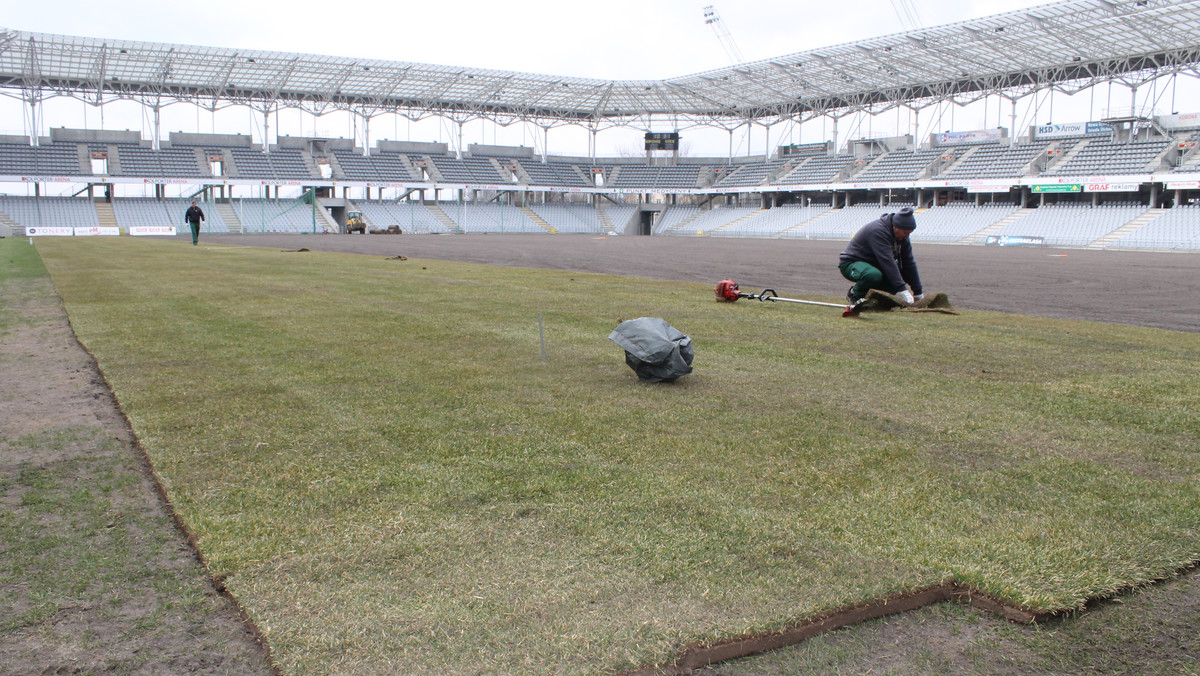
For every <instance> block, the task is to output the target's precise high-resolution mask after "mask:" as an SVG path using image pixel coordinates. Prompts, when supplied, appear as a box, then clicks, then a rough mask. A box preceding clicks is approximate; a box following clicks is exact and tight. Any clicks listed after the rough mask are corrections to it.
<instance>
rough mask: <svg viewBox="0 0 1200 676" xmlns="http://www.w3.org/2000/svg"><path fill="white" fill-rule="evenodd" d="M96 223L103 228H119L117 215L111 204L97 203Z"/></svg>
mask: <svg viewBox="0 0 1200 676" xmlns="http://www.w3.org/2000/svg"><path fill="white" fill-rule="evenodd" d="M96 222H97V224H98V225H99V226H100V227H102V228H115V227H118V226H117V214H116V213H114V212H113V205H112V204H111V203H109V202H96Z"/></svg>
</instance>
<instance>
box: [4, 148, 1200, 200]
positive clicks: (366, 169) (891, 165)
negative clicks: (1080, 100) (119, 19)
mask: <svg viewBox="0 0 1200 676" xmlns="http://www.w3.org/2000/svg"><path fill="white" fill-rule="evenodd" d="M1188 140H1194V137H1193V136H1192V135H1190V134H1181V135H1180V136H1179V137H1178V138H1174V139H1158V140H1152V141H1135V142H1132V143H1114V142H1112V141H1109V140H1107V139H1066V140H1063V141H1055V142H1048V143H1047V142H1035V143H1021V144H1017V145H1015V146H1009V145H1007V144H996V143H993V144H983V145H977V146H967V147H960V148H955V147H949V148H932V149H928V148H927V149H917V150H899V151H891V152H887V153H882V154H879V155H873V156H867V157H853V156H849V155H828V154H824V153H823V152H818V151H821V150H822V149H823V148H824V146H823V144H817V145H816V146H814V150H813V151H812V152H808V153H795V154H789V155H788V156H786V157H783V158H779V159H772V160H766V161H763V160H757V161H744V160H743V161H738V162H732V163H731V162H720V161H715V160H710V161H708V162H705V163H699V162H695V161H687V160H685V161H684V162H683V163H681V164H678V165H674V166H647V165H644V164H633V163H617V162H613V161H611V160H603V159H601V160H597V161H596V162H590V161H587V160H582V161H579V162H566V161H561V160H558V161H549V162H546V163H543V162H542V161H541V160H540V159H537V158H522V159H515V158H507V157H497V158H490V157H464V158H461V159H459V158H455V157H449V156H439V155H419V154H411V153H410V154H402V153H397V152H388V151H376V152H374V153H372V154H371V155H370V156H364V155H362V154H360V153H356V152H353V151H346V150H333V151H331V155H332V157H333V162H331V172H332V177H333V178H337V179H344V180H352V181H368V180H387V181H399V182H410V181H423V180H437V181H439V182H448V183H477V184H478V183H482V184H499V185H506V184H510V183H513V176H514V175H515V176H516V177H517V179H518V182H527V184H529V185H546V186H561V187H593V184H592V183H591V182H590V181H589V178H590V177H591V176H593V170H595V169H598V170H599V171H600V173H601V174H602V175H603V176H604V177H605V179H606V180H605V182H604V185H606V186H608V187H612V188H616V189H629V190H654V191H671V190H690V189H698V188H700V189H702V188H707V187H712V188H722V187H754V186H758V185H804V184H818V185H820V184H828V183H832V182H836V181H855V182H866V181H870V182H889V181H892V182H904V181H913V180H919V179H921V178H926V177H928V178H948V179H956V178H957V179H972V178H1020V177H1022V176H1025V175H1030V174H1033V173H1041V174H1044V175H1046V176H1054V177H1061V176H1094V175H1122V174H1144V173H1151V172H1153V171H1159V170H1165V169H1173V170H1176V171H1192V172H1200V164H1198V162H1200V153H1196V152H1193V153H1192V154H1190V155H1184V154H1183V151H1182V150H1181V151H1180V152H1177V153H1174V154H1173V153H1171V152H1170V151H1171V149H1174V148H1178V147H1179V146H1181V145H1185V144H1184V141H1188ZM96 153H103V154H104V155H105V156H106V159H107V169H106V173H107V174H109V175H114V176H148V177H175V178H199V177H208V176H210V175H211V172H210V171H209V168H208V166H207V163H208V158H209V157H211V156H212V155H214V154H217V155H220V156H221V157H222V159H223V161H224V162H225V163H226V164H227V165H228V166H226V167H225V171H226V174H227V175H228V176H230V177H240V178H262V179H319V178H321V177H322V176H321V172H320V170H319V169H318V168H317V166H318V165H317V160H316V158H314V157H312V156H310V155H308V153H307V152H306V151H303V150H301V149H298V148H277V149H273V150H272V151H271V152H269V153H264V152H262V151H261V150H260V149H257V148H250V147H236V148H211V147H200V146H182V145H181V146H173V147H164V148H161V149H158V150H154V149H151V148H148V147H144V146H138V145H132V144H113V145H108V144H97V143H91V144H77V143H71V142H61V141H60V142H55V143H49V144H44V145H41V146H29V145H22V144H17V143H0V175H22V176H24V175H63V176H88V175H92V170H91V167H90V166H89V165H88V163H87V157H88V156H89V154H96ZM325 159H328V158H327V157H326V158H325ZM1180 159H1183V160H1184V161H1183V162H1182V164H1180V163H1179V160H1180ZM1173 162H1174V163H1176V165H1177V166H1172V163H1173ZM1164 165H1165V166H1164ZM523 179H524V181H523Z"/></svg>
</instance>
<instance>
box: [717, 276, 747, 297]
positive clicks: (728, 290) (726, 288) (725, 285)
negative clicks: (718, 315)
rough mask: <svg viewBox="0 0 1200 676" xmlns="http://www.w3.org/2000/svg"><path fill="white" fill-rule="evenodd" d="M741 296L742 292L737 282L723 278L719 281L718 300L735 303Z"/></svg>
mask: <svg viewBox="0 0 1200 676" xmlns="http://www.w3.org/2000/svg"><path fill="white" fill-rule="evenodd" d="M741 297H742V296H741V294H740V293H739V292H738V285H737V282H735V281H733V280H732V279H722V280H721V281H719V282H717V300H719V301H723V302H726V303H733V302H735V301H737V299H739V298H741Z"/></svg>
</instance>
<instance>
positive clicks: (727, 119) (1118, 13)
mask: <svg viewBox="0 0 1200 676" xmlns="http://www.w3.org/2000/svg"><path fill="white" fill-rule="evenodd" d="M1197 64H1200V2H1189V1H1180V0H1074V1H1069V2H1058V3H1053V4H1048V5H1043V6H1039V7H1034V8H1030V9H1026V10H1020V11H1016V12H1009V13H1004V14H998V15H994V16H990V17H985V18H982V19H976V20H971V21H966V22H960V23H955V24H948V25H944V26H938V27H933V28H927V29H919V30H915V31H909V32H907V33H904V34H896V35H890V36H884V37H878V38H871V39H866V40H862V41H859V42H855V43H849V44H843V45H836V46H831V47H825V48H820V49H815V50H809V51H806V52H800V53H796V54H790V55H786V56H781V57H778V58H775V59H769V60H765V61H759V62H753V63H743V64H738V65H737V66H733V67H730V68H727V69H722V70H716V71H708V72H704V73H698V74H694V75H689V76H684V77H678V78H671V79H666V80H660V81H649V80H646V81H640V80H639V81H609V80H598V79H588V78H570V77H555V76H547V75H537V74H529V73H516V72H502V71H493V70H487V69H483V68H478V69H471V68H451V67H448V66H437V65H428V64H417V63H409V62H399V61H382V60H369V59H350V58H343V57H329V56H319V55H313V54H292V53H278V52H265V51H254V50H228V49H219V48H207V47H194V46H189V45H179V44H160V43H147V42H133V41H122V40H105V39H102V38H94V37H72V36H61V35H51V34H41V33H27V32H22V31H20V30H14V29H0V93H3V94H5V95H6V96H10V97H13V98H16V97H20V99H21V101H22V102H23V104H22V105H23V106H25V108H26V111H27V118H28V119H29V120H38V119H40V116H41V114H40V113H39V110H38V107H39V106H44V99H45V98H47V97H50V96H58V97H62V96H68V97H74V98H77V99H80V100H82V101H85V102H88V103H90V104H93V105H96V104H97V102H99V105H103V103H104V102H105V101H115V100H124V101H129V100H133V101H137V102H139V103H141V104H142V106H144V107H145V108H146V110H147V111H148V114H147V116H146V117H147V119H153V120H155V123H154V125H153V126H152V128H151V129H149V130H148V131H147V130H141V131H127V130H126V131H115V130H108V129H92V128H87V127H86V126H82V127H78V126H77V127H70V126H63V127H51V128H49V129H48V133H45V134H43V133H40V132H39V131H38V130H34V131H31V132H30V133H29V134H27V135H21V136H17V135H8V136H0V193H5V194H3V195H0V234H6V233H11V234H18V235H20V234H26V233H27V232H29V233H30V234H42V233H46V232H57V233H61V232H63V228H68V229H69V228H102V229H103V228H108V229H109V231H110V232H111V231H112V230H114V229H115V231H116V232H120V233H125V232H129V231H130V228H152V227H155V226H180V225H182V216H181V214H182V211H183V209H184V208H185V206H186V203H188V202H189V201H190V200H192V199H197V200H200V201H201V202H202V203H203V204H202V206H203V207H204V208H205V211H206V213H207V214H209V216H210V217H209V219H208V221H207V222H206V224H205V228H206V229H209V230H211V231H214V232H229V233H254V232H297V233H338V232H344V231H345V226H346V223H347V219H348V218H349V215H350V214H353V213H358V214H361V217H362V219H363V220H364V222H365V223H366V225H367V229H368V232H372V231H386V230H387V229H388V228H393V229H394V228H396V227H398V228H400V229H401V230H402V231H403V232H405V233H430V234H446V233H476V232H517V233H531V234H567V233H592V234H606V233H619V234H630V235H649V236H693V237H694V236H718V237H775V238H797V237H799V238H837V239H844V238H846V237H849V236H850V235H851V234H852V233H853V232H854V230H855V229H856V228H857V227H858V226H859V225H861V224H862V223H864V222H866V221H868V220H871V219H872V218H875V217H876V216H878V214H879V213H880V212H881V211H890V210H895V209H898V208H900V207H901V206H906V205H907V206H913V207H914V208H915V209H916V210H917V212H918V216H917V219H918V223H919V224H920V225H919V227H918V229H917V230H916V231H915V232H914V234H913V239H914V240H915V241H926V242H942V243H959V244H983V245H988V244H1031V243H1032V244H1044V245H1046V246H1066V247H1092V248H1112V249H1133V248H1141V249H1175V250H1189V251H1196V250H1200V215H1198V212H1197V206H1200V152H1198V149H1200V145H1198V142H1200V114H1197V113H1184V114H1179V113H1178V112H1177V111H1173V110H1170V111H1168V110H1163V111H1158V110H1157V108H1156V106H1155V105H1154V104H1155V103H1156V102H1151V103H1150V104H1149V105H1145V106H1143V105H1140V104H1139V103H1138V99H1137V90H1138V87H1142V88H1143V91H1145V88H1146V87H1150V86H1157V83H1159V82H1167V81H1169V82H1172V83H1174V82H1175V80H1176V79H1177V78H1193V79H1195V78H1197V75H1196V73H1197V70H1196V66H1197ZM333 77H336V78H338V82H340V84H339V85H338V86H337V87H330V86H329V84H328V83H329V82H330V80H331V78H333ZM1114 83H1116V84H1117V85H1118V86H1120V87H1127V88H1128V89H1129V90H1130V91H1131V100H1132V102H1131V104H1130V105H1129V106H1127V107H1118V108H1113V107H1111V106H1110V107H1109V108H1107V109H1105V110H1103V111H1100V112H1095V111H1093V114H1092V115H1091V116H1090V117H1089V119H1081V120H1077V121H1071V122H1067V123H1061V122H1060V123H1054V122H1049V123H1046V124H1036V123H1034V124H1030V125H1027V126H1024V127H1022V128H1017V118H1018V115H1017V110H1018V102H1019V101H1022V102H1030V101H1036V100H1037V97H1038V95H1039V94H1045V93H1048V92H1054V91H1059V92H1065V91H1074V92H1079V91H1084V90H1087V89H1089V88H1095V87H1098V86H1102V85H1107V86H1108V87H1109V90H1110V97H1111V89H1112V86H1113V85H1114ZM988 98H993V99H996V100H1001V101H1007V102H1010V103H1011V106H1010V111H1009V114H1008V124H1007V125H1006V126H1004V125H1001V124H999V122H997V124H996V125H995V126H992V127H988V128H984V129H948V130H945V131H944V132H941V133H934V132H932V131H928V130H926V131H925V132H922V128H921V126H920V122H919V117H918V116H916V115H914V117H917V121H916V122H914V125H913V128H912V130H911V132H910V133H899V134H892V135H887V136H872V137H870V138H839V131H838V121H839V120H842V119H845V118H846V117H847V116H849V115H851V114H855V115H858V114H866V115H881V114H883V113H886V112H889V111H892V112H895V111H897V110H899V109H909V110H912V111H916V112H919V111H920V110H922V109H926V108H931V107H935V106H939V105H951V106H953V105H962V104H965V103H969V102H977V101H981V100H985V99H988ZM176 103H187V104H191V105H194V106H197V107H199V108H200V109H210V110H216V109H217V108H218V107H225V106H231V105H237V106H244V107H247V108H248V109H250V110H252V111H264V113H263V126H262V127H261V128H260V129H259V130H258V131H259V132H262V133H260V134H259V137H258V138H256V137H255V136H254V133H253V132H251V131H248V132H247V133H237V134H217V133H208V134H205V133H200V132H194V133H193V132H187V133H185V132H171V133H169V134H167V135H165V136H164V135H163V134H162V132H161V129H160V128H159V125H158V122H157V120H158V114H159V112H160V109H161V107H162V106H164V105H168V104H176ZM280 108H295V109H297V110H300V111H310V112H314V111H318V110H322V111H323V110H328V109H336V110H340V111H345V112H346V113H348V114H350V115H352V116H354V117H355V119H358V120H361V122H362V125H361V128H362V130H363V134H362V136H361V137H355V138H354V139H341V138H337V139H335V138H325V137H318V136H287V135H276V136H274V137H271V136H270V134H269V132H268V131H266V130H267V129H268V128H269V120H270V116H269V111H277V110H278V109H280ZM314 114H316V113H315V112H314ZM381 114H391V115H397V116H400V117H407V118H408V119H423V118H427V117H429V116H444V117H445V118H446V119H447V120H450V121H451V122H452V123H454V124H455V125H457V128H458V129H459V137H458V138H457V139H456V140H455V141H454V142H411V141H397V140H385V139H379V140H373V139H371V137H370V132H369V130H370V121H371V119H372V118H373V117H376V116H378V115H381ZM996 119H997V120H999V119H1002V118H1001V117H1000V115H999V114H997V116H996ZM466 120H488V121H492V122H494V123H496V124H512V123H514V122H522V123H529V124H534V125H536V126H537V127H539V128H540V129H542V130H544V133H545V134H546V135H548V134H549V133H550V131H551V130H554V129H556V128H559V127H563V126H567V125H574V126H582V127H585V128H587V129H588V130H589V131H590V132H591V134H592V135H593V136H595V135H597V134H600V133H603V132H605V131H607V130H610V129H613V128H617V127H622V128H634V129H637V130H641V131H644V132H646V151H645V156H644V157H642V156H638V157H598V156H596V155H595V153H590V154H589V155H586V156H554V155H550V154H549V153H548V152H546V150H545V148H546V147H548V144H543V145H542V151H541V152H538V151H537V150H536V149H535V148H529V147H524V146H503V145H485V144H465V143H463V141H462V134H461V129H462V126H463V124H464V121H466ZM815 120H821V121H823V122H828V123H830V125H829V126H830V133H829V134H828V137H829V138H827V140H825V141H822V142H818V143H806V144H787V145H779V146H777V147H774V148H771V149H769V150H766V151H765V152H763V153H762V154H760V155H748V156H744V157H734V156H733V154H732V151H731V152H730V154H729V155H728V156H726V157H689V156H686V155H685V154H681V153H680V151H679V147H678V140H679V138H680V136H681V135H683V134H686V133H687V132H686V130H687V129H695V128H697V127H700V126H711V127H717V128H722V129H729V128H732V127H733V126H736V125H746V126H747V128H749V127H750V126H752V125H761V126H763V127H768V128H769V127H770V126H772V125H777V124H803V123H805V122H812V121H815ZM927 122H928V121H927ZM663 129H670V130H671V131H669V132H662V131H661V130H663ZM680 130H683V131H682V133H681V131H680ZM731 134H732V132H731ZM148 191H152V192H153V194H152V195H148V194H146V193H147V192H148Z"/></svg>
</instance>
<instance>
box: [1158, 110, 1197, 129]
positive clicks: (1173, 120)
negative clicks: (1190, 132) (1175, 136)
mask: <svg viewBox="0 0 1200 676" xmlns="http://www.w3.org/2000/svg"><path fill="white" fill-rule="evenodd" d="M1155 121H1156V122H1158V126H1160V127H1162V128H1163V129H1166V130H1167V131H1174V130H1176V129H1200V113H1183V114H1182V115H1180V114H1175V115H1159V116H1158V117H1156V118H1155Z"/></svg>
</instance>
